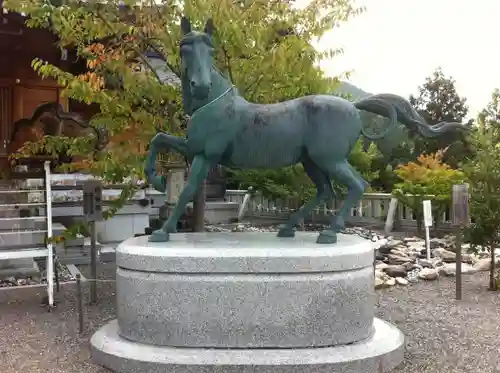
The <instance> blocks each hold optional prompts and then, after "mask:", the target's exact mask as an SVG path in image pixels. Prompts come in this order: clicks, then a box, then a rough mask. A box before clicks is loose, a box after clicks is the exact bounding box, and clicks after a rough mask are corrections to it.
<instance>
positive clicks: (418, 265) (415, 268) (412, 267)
mask: <svg viewBox="0 0 500 373" xmlns="http://www.w3.org/2000/svg"><path fill="white" fill-rule="evenodd" d="M422 269H424V267H422V266H421V265H420V264H417V263H415V264H412V266H411V268H410V269H409V270H410V271H413V270H417V271H419V272H420V271H421V270H422Z"/></svg>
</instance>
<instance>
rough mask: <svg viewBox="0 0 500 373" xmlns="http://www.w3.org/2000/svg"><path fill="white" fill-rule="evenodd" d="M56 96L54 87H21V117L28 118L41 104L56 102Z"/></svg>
mask: <svg viewBox="0 0 500 373" xmlns="http://www.w3.org/2000/svg"><path fill="white" fill-rule="evenodd" d="M58 96H59V95H58V89H57V88H55V87H22V117H23V118H30V117H31V116H32V115H33V112H34V111H35V109H36V108H37V107H38V106H40V105H41V104H45V103H47V102H54V101H55V102H58V101H59V100H58V99H59V97H58Z"/></svg>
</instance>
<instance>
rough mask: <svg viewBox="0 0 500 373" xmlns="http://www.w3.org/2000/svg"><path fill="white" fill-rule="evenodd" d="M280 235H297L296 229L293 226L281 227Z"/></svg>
mask: <svg viewBox="0 0 500 373" xmlns="http://www.w3.org/2000/svg"><path fill="white" fill-rule="evenodd" d="M277 236H278V237H295V231H294V230H293V229H292V228H288V227H281V228H280V230H279V231H278V235H277Z"/></svg>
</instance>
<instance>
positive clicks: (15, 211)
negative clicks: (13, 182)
mask: <svg viewBox="0 0 500 373" xmlns="http://www.w3.org/2000/svg"><path fill="white" fill-rule="evenodd" d="M44 171H45V177H44V180H45V183H44V184H45V185H44V186H45V198H44V201H43V202H38V201H37V202H33V195H34V196H35V197H36V196H37V195H38V194H40V193H41V191H40V189H38V190H34V189H31V188H27V187H26V186H23V187H21V188H19V189H17V188H12V189H7V190H0V195H8V196H10V197H8V198H4V200H5V201H6V202H8V203H3V204H0V212H1V214H0V215H1V218H0V260H6V261H9V260H16V259H27V258H40V257H45V258H46V271H47V296H48V305H49V307H53V306H54V250H53V246H52V243H51V238H52V193H51V187H50V162H45V164H44ZM25 184H26V183H25ZM16 196H21V198H19V197H16ZM20 207H26V208H28V209H29V210H35V209H36V208H40V207H41V208H42V209H43V210H44V211H46V215H45V216H28V217H23V216H21V210H22V209H20ZM39 210H41V209H39ZM30 215H31V213H30ZM37 221H42V222H43V221H45V222H46V224H44V225H45V226H40V225H39V224H36V222H37ZM39 242H46V243H45V244H44V247H41V246H40V245H39Z"/></svg>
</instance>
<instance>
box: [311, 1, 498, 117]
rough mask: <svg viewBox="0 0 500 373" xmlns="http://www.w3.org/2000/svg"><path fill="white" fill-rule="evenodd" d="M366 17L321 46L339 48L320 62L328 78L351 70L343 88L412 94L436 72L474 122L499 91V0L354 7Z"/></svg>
mask: <svg viewBox="0 0 500 373" xmlns="http://www.w3.org/2000/svg"><path fill="white" fill-rule="evenodd" d="M356 3H357V4H359V5H364V6H365V7H366V11H365V12H364V13H363V14H361V15H359V16H357V17H355V18H353V19H351V20H350V21H348V22H347V23H345V24H343V25H341V26H340V27H339V28H336V29H334V30H332V31H331V32H329V33H328V34H326V35H325V36H324V37H323V38H322V39H321V40H320V41H319V47H320V48H321V47H323V46H328V47H335V48H338V47H341V48H343V49H344V54H343V55H342V56H338V57H335V58H334V59H332V60H330V61H324V62H323V63H322V64H321V67H322V68H323V69H324V70H325V71H326V72H327V74H328V75H332V76H336V75H338V74H341V73H343V72H345V71H352V75H351V76H350V79H349V81H350V82H351V83H353V84H355V85H356V86H358V87H359V88H361V89H363V90H365V91H367V92H370V93H394V94H399V95H402V96H405V97H408V96H409V95H410V94H412V93H413V94H415V93H417V92H418V86H420V85H422V84H423V83H424V81H425V78H426V77H427V76H430V75H431V74H432V72H433V71H434V70H435V69H436V68H437V67H438V66H440V67H441V68H442V69H443V72H444V73H445V75H448V76H450V75H451V76H452V77H453V78H454V79H455V80H456V88H457V91H458V93H459V94H460V95H461V96H465V97H466V98H467V102H468V105H469V108H470V112H469V116H470V117H475V116H476V114H477V112H478V111H479V110H481V109H482V108H483V107H484V106H485V105H486V104H487V103H488V101H489V99H490V96H491V93H492V91H493V89H494V88H497V87H498V88H500V61H499V60H496V57H497V55H496V53H497V51H498V46H497V45H496V40H497V35H498V27H499V26H498V25H499V21H498V18H499V17H500V1H499V0H357V2H356Z"/></svg>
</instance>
